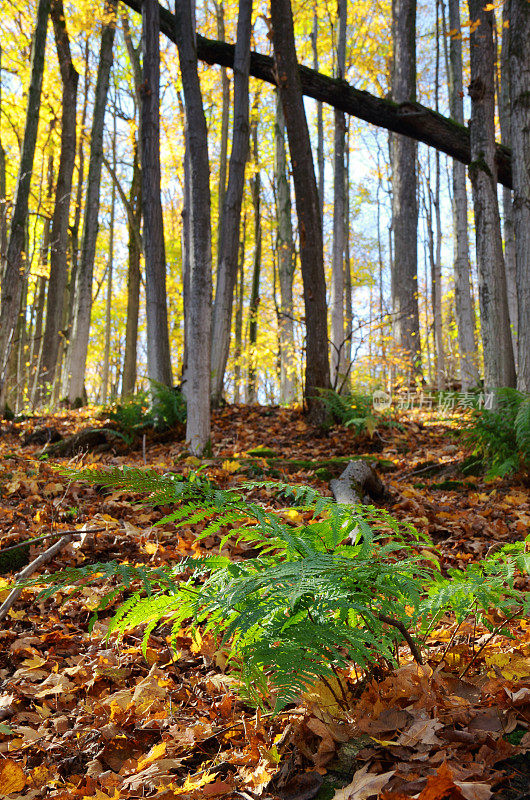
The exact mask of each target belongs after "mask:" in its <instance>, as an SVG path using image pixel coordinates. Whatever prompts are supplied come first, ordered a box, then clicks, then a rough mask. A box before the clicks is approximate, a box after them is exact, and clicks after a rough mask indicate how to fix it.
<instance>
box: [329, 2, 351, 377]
mask: <svg viewBox="0 0 530 800" xmlns="http://www.w3.org/2000/svg"><path fill="white" fill-rule="evenodd" d="M347 15H348V8H347V0H337V16H338V35H337V75H336V77H337V79H338V80H344V75H345V73H346V26H347ZM345 141H346V118H345V116H344V113H343V112H342V111H339V110H338V109H335V124H334V174H333V252H332V263H331V299H330V311H331V335H330V344H331V385H332V386H333V388H335V389H337V388H339V387H340V385H341V384H342V383H343V381H344V377H345V375H344V370H345V361H344V345H345V336H344V249H345V239H346V218H345V189H346V185H345V168H344V155H345Z"/></svg>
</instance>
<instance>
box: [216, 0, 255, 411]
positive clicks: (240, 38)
mask: <svg viewBox="0 0 530 800" xmlns="http://www.w3.org/2000/svg"><path fill="white" fill-rule="evenodd" d="M251 31H252V0H240V3H239V15H238V21H237V44H236V49H235V56H234V123H233V132H232V151H231V154H230V165H229V171H228V188H227V191H226V195H225V197H224V204H223V208H222V212H221V215H222V220H223V224H222V227H221V228H220V231H219V242H218V252H217V284H216V288H215V302H214V307H213V320H212V400H213V402H214V403H215V404H217V403H219V401H220V399H221V394H222V391H223V381H224V374H225V370H226V364H227V361H228V353H229V348H230V331H231V327H232V305H233V298H234V288H235V284H236V280H237V256H238V249H239V228H240V220H241V204H242V201H243V190H244V185H245V165H246V163H247V158H248V141H249V112H248V76H249V64H250V36H251Z"/></svg>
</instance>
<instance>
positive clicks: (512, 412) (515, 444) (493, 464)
mask: <svg viewBox="0 0 530 800" xmlns="http://www.w3.org/2000/svg"><path fill="white" fill-rule="evenodd" d="M495 396H496V407H495V408H494V409H486V408H482V409H480V410H479V411H475V412H474V414H473V419H472V421H471V423H470V425H469V426H468V428H467V429H466V430H464V441H466V442H467V444H469V445H470V446H471V447H472V448H473V454H474V455H475V456H478V457H479V458H481V459H482V460H483V462H484V463H485V464H486V466H487V468H488V473H489V475H490V476H492V477H493V476H498V477H504V476H505V475H508V474H510V473H514V472H517V471H518V470H520V469H528V467H529V466H530V396H529V395H526V394H524V393H523V392H518V391H517V390H516V389H510V388H505V389H497V390H496V393H495Z"/></svg>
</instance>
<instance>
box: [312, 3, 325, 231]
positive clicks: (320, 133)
mask: <svg viewBox="0 0 530 800" xmlns="http://www.w3.org/2000/svg"><path fill="white" fill-rule="evenodd" d="M311 46H312V48H313V69H314V70H316V71H317V72H318V68H319V67H318V15H317V5H316V3H315V7H314V11H313V28H312V30H311ZM317 166H318V201H319V204H320V222H321V224H322V225H323V224H324V113H323V109H322V103H321V102H320V101H317Z"/></svg>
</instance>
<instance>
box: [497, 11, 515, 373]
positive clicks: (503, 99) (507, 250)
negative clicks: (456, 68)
mask: <svg viewBox="0 0 530 800" xmlns="http://www.w3.org/2000/svg"><path fill="white" fill-rule="evenodd" d="M502 18H503V22H505V23H507V27H505V26H504V25H503V27H502V47H501V70H500V72H501V74H500V89H499V92H498V95H499V96H498V107H499V122H500V128H501V142H502V143H503V144H505V145H507V146H508V147H511V144H512V137H511V133H510V127H511V122H510V113H511V111H510V53H509V49H510V28H509V25H510V22H509V20H510V0H505V3H504V6H503V9H502ZM512 171H513V170H512ZM502 206H503V229H504V269H505V273H506V291H507V293H508V313H509V315H510V326H511V331H512V344H513V350H514V356H515V357H516V360H517V329H518V327H519V325H518V315H517V284H516V266H515V233H514V227H513V206H512V193H511V191H510V190H509V189H507V188H506V186H504V187H503V191H502Z"/></svg>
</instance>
